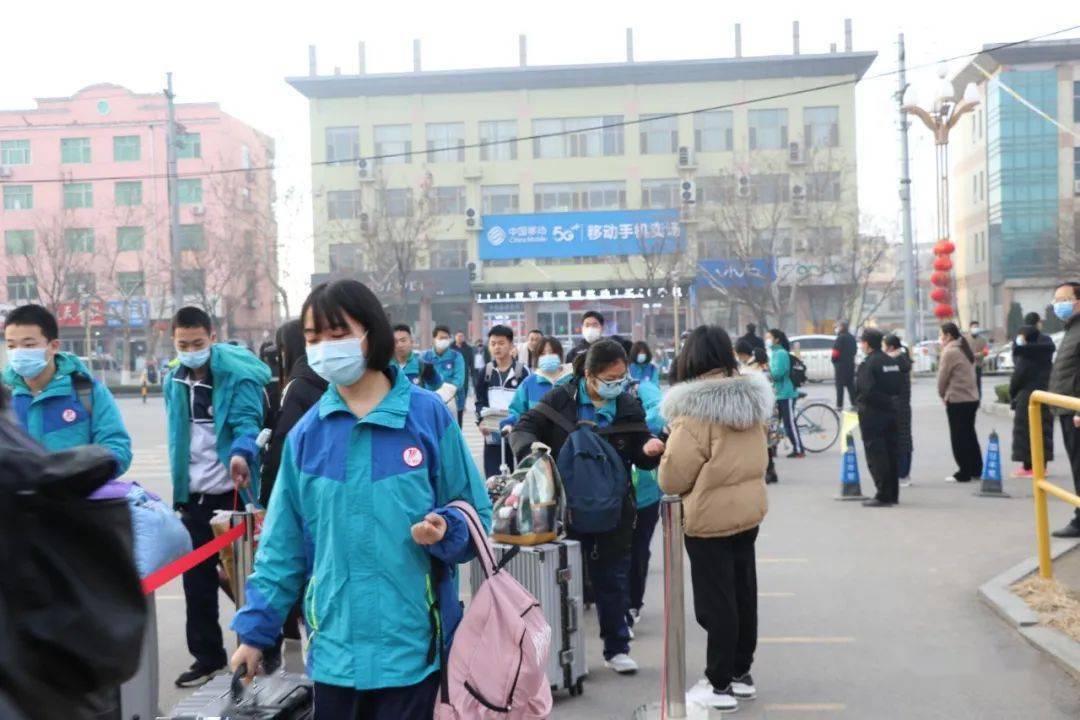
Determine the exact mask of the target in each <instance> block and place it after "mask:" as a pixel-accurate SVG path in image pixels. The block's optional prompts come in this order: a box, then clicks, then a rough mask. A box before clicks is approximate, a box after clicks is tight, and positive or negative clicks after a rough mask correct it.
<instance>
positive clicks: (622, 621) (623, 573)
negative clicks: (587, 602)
mask: <svg viewBox="0 0 1080 720" xmlns="http://www.w3.org/2000/svg"><path fill="white" fill-rule="evenodd" d="M568 536H569V537H571V538H572V539H574V540H578V541H580V542H581V557H582V560H584V562H585V564H586V565H587V566H588V571H589V577H590V579H591V580H592V587H593V599H594V601H595V603H596V615H597V619H598V620H599V621H600V638H601V639H602V640H603V641H604V659H605V660H610V659H611V658H613V657H614V656H616V655H618V654H620V653H629V652H630V630H629V628H628V627H627V625H626V611H627V610H628V607H627V606H628V604H629V600H630V551H629V549H627V550H626V551H621V552H616V551H610V552H605V553H603V554H601V553H600V552H599V549H600V548H599V547H598V545H599V544H600V543H598V539H599V538H600V537H601V536H598V535H593V534H580V535H579V534H576V533H573V532H571V533H569V535H568Z"/></svg>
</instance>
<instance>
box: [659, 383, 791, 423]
mask: <svg viewBox="0 0 1080 720" xmlns="http://www.w3.org/2000/svg"><path fill="white" fill-rule="evenodd" d="M775 404H776V396H775V395H774V394H773V389H772V385H771V384H770V383H769V381H768V380H767V379H766V378H765V376H764V375H763V374H761V373H756V372H751V373H746V374H744V375H735V376H733V377H721V376H713V377H703V378H700V379H698V380H692V381H690V382H685V383H680V384H678V385H676V386H675V387H673V388H672V389H671V390H670V391H669V392H668V394H667V396H666V397H665V398H664V403H663V406H662V408H661V412H662V413H663V415H664V418H665V419H666V420H667V421H668V422H671V421H672V420H674V419H675V418H677V417H680V416H687V417H692V418H696V419H698V420H704V421H705V422H711V423H719V424H721V425H730V426H731V427H733V428H735V429H736V430H748V429H750V428H752V427H753V426H755V425H761V424H765V423H768V422H769V419H770V418H771V417H772V413H773V407H774V406H775Z"/></svg>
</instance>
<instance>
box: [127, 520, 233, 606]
mask: <svg viewBox="0 0 1080 720" xmlns="http://www.w3.org/2000/svg"><path fill="white" fill-rule="evenodd" d="M243 534H244V526H243V525H242V524H241V525H237V526H236V527H234V528H232V529H231V530H229V532H227V533H225V534H223V535H219V536H218V537H216V538H214V539H213V540H211V541H210V542H208V543H206V544H205V545H203V546H202V547H199V548H196V549H195V550H192V551H191V552H189V553H188V554H187V555H185V556H184V557H182V558H180V559H179V560H174V561H173V562H171V563H169V564H168V565H166V566H165V567H163V568H161V569H160V570H155V571H154V572H152V573H150V574H149V575H147V576H146V577H145V578H143V581H142V589H143V595H149V594H150V593H152V592H154V591H155V590H157V589H158V588H159V587H161V586H162V585H164V584H165V583H167V582H169V581H170V580H172V579H174V578H177V577H179V576H181V575H183V574H184V573H186V572H187V571H188V570H190V569H191V568H193V567H195V566H196V565H198V564H199V563H201V562H203V561H204V560H207V559H209V558H211V557H213V556H214V555H216V554H217V553H218V551H219V550H221V549H222V548H223V547H225V546H226V545H228V544H229V543H231V542H233V541H234V540H236V539H237V538H239V537H240V536H241V535H243Z"/></svg>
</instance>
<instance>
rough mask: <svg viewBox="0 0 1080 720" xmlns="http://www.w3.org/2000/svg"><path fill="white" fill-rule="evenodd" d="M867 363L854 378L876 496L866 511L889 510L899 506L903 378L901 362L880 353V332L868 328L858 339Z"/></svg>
mask: <svg viewBox="0 0 1080 720" xmlns="http://www.w3.org/2000/svg"><path fill="white" fill-rule="evenodd" d="M859 339H860V342H861V343H862V347H863V352H864V353H866V359H865V360H863V361H862V364H860V365H859V371H858V374H857V376H856V378H855V402H856V407H857V408H858V410H859V430H860V431H861V433H862V439H863V450H864V452H865V453H866V464H867V466H868V467H869V468H870V475H871V476H873V478H874V485H875V486H876V487H877V493H876V494H875V496H874V497H873V499H871V500H867V501H866V502H864V503H863V505H865V506H866V507H890V506H892V505H895V504H897V503H898V502H900V471H899V466H900V447H899V443H898V435H899V426H898V422H897V421H898V413H897V407H896V403H897V398H899V397H900V394H901V390H902V384H903V378H902V377H901V374H902V369H901V367H900V361H899V360H897V359H896V358H894V357H890V356H889V355H887V354H886V353H884V352H882V350H881V343H882V340H883V339H884V336H883V335H882V333H881V331H880V330H874V329H871V328H867V329H866V330H863V333H862V336H861V337H860V338H859Z"/></svg>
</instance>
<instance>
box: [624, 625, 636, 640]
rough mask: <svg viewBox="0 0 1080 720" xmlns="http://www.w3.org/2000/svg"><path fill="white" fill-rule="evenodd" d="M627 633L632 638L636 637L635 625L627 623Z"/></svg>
mask: <svg viewBox="0 0 1080 720" xmlns="http://www.w3.org/2000/svg"><path fill="white" fill-rule="evenodd" d="M626 633H627V634H628V635H629V636H630V639H631V640H633V639H634V627H633V625H627V626H626Z"/></svg>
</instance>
